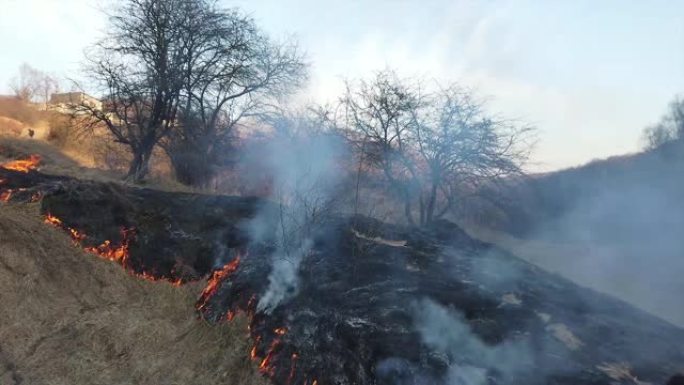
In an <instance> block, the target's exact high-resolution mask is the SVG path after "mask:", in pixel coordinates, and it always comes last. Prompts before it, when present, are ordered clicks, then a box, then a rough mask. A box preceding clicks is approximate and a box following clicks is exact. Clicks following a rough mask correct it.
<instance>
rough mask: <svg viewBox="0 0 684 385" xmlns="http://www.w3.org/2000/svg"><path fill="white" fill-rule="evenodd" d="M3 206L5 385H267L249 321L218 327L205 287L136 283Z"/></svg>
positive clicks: (31, 213) (0, 274) (0, 294)
mask: <svg viewBox="0 0 684 385" xmlns="http://www.w3.org/2000/svg"><path fill="white" fill-rule="evenodd" d="M37 211H38V210H37V207H35V206H13V205H4V206H0V304H1V306H2V308H1V310H2V311H0V383H1V384H19V383H23V384H54V385H58V384H216V383H226V384H261V383H265V382H264V380H263V379H261V378H259V377H257V375H256V371H255V370H253V368H252V365H251V363H250V362H249V359H248V358H247V352H248V350H249V346H248V344H249V341H247V339H246V329H245V327H244V326H245V325H244V321H235V322H236V323H235V324H231V325H223V326H219V327H212V326H209V325H207V324H205V323H204V322H202V321H200V320H198V319H197V318H196V316H195V313H194V310H193V304H194V301H195V298H196V297H197V295H198V292H199V291H200V290H201V288H202V285H201V284H194V285H188V286H185V287H183V288H175V287H173V286H171V285H169V284H166V283H155V282H147V281H142V280H140V279H137V278H134V277H132V276H130V275H129V274H128V273H126V272H125V271H124V270H123V269H121V268H120V267H119V266H118V265H115V264H113V263H110V262H108V261H104V260H101V259H99V258H97V257H95V256H93V255H90V254H86V253H84V252H82V251H80V250H79V249H77V248H76V247H75V246H73V245H72V244H71V242H70V240H69V238H68V237H67V235H66V234H64V233H62V232H60V231H59V230H57V229H54V228H51V227H49V226H47V225H45V224H43V223H42V220H41V218H40V216H39V215H38V212H37Z"/></svg>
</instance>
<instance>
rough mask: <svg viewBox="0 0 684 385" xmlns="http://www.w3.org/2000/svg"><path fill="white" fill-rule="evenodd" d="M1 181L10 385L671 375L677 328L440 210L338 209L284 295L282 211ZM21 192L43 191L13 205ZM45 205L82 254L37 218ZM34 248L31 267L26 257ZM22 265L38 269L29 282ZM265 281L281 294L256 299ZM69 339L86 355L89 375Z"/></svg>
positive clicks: (235, 202) (70, 184) (49, 179)
mask: <svg viewBox="0 0 684 385" xmlns="http://www.w3.org/2000/svg"><path fill="white" fill-rule="evenodd" d="M0 178H1V179H2V180H3V182H2V185H1V188H0V189H1V190H2V191H1V192H2V193H5V194H4V195H3V196H4V197H5V200H7V201H9V202H10V203H9V205H4V206H2V212H3V215H5V216H7V217H8V220H7V221H6V224H5V223H3V226H7V229H6V230H7V231H3V237H7V238H6V240H5V238H3V239H2V240H3V242H1V243H0V244H2V245H5V247H7V250H8V251H7V252H6V253H4V254H3V255H8V256H9V257H3V258H4V259H3V261H4V262H3V266H4V267H5V270H6V273H5V274H7V275H8V276H9V277H10V278H9V280H8V281H9V283H8V284H7V286H8V288H9V289H8V293H10V298H9V300H8V301H5V300H4V299H3V303H5V302H7V303H8V304H9V306H11V308H13V309H17V310H16V311H15V312H12V314H10V315H3V316H4V317H9V320H3V322H2V324H1V325H3V327H2V331H1V333H2V337H4V338H5V339H7V340H9V341H10V343H8V344H7V345H6V346H7V347H5V344H6V343H4V342H3V352H4V357H5V358H4V359H5V360H6V361H7V364H6V365H5V367H6V368H8V369H7V373H6V375H7V376H8V378H10V379H12V381H14V382H15V383H16V382H18V381H17V379H23V378H30V380H27V382H28V383H41V381H51V380H46V378H48V377H47V376H49V375H50V374H51V373H52V372H55V373H58V374H57V375H59V373H64V374H63V378H64V382H65V383H92V382H93V381H92V378H96V379H97V381H100V379H101V381H102V383H128V382H130V383H219V382H223V381H230V382H232V383H234V378H235V376H237V377H238V378H239V381H238V382H240V381H246V382H249V381H256V380H255V379H254V378H253V377H252V376H253V375H252V374H249V371H248V370H247V369H248V368H250V366H251V365H250V364H249V359H250V357H251V359H252V360H254V361H256V362H258V363H259V371H260V372H261V373H262V374H263V375H265V376H267V377H269V378H270V379H271V380H272V382H273V383H274V384H276V385H286V384H291V383H296V384H299V383H303V384H312V385H315V384H318V383H321V384H323V385H324V384H393V385H396V384H404V383H406V384H411V383H417V382H419V383H423V382H427V383H434V384H442V383H444V384H453V383H464V384H513V383H526V384H550V383H552V384H616V383H617V384H632V383H635V382H636V381H641V382H642V383H644V382H648V383H653V384H658V383H663V382H665V381H666V380H667V378H669V377H670V376H671V375H673V374H674V373H676V372H678V371H680V370H681V369H682V367H681V365H682V361H684V356H682V354H684V352H682V350H681V349H680V347H681V346H682V345H683V344H684V331H683V330H682V329H679V328H676V327H674V326H672V325H669V324H667V323H666V322H663V321H661V320H659V319H657V318H655V317H653V316H651V315H649V314H646V313H644V312H642V311H639V310H637V309H634V308H633V307H630V306H628V305H627V304H625V303H623V302H620V301H616V300H615V299H612V298H610V297H607V296H604V295H600V294H597V293H595V292H593V291H591V290H588V289H585V288H582V287H579V286H577V285H575V284H573V283H571V282H569V281H567V280H565V279H563V278H561V277H559V276H556V275H552V274H548V273H546V272H544V271H543V270H541V269H538V268H536V267H535V266H533V265H530V264H528V263H525V262H524V261H522V260H520V259H518V258H517V257H515V256H514V255H511V254H510V253H506V252H505V251H503V250H501V249H499V248H497V247H494V246H492V245H488V244H485V243H482V242H479V241H476V240H474V239H471V238H470V237H468V236H467V235H466V234H465V233H463V232H462V231H461V230H460V229H459V228H458V227H457V226H455V225H454V224H451V223H448V222H440V223H435V224H434V226H432V227H431V228H427V229H423V230H420V231H418V230H415V229H408V228H405V227H402V226H397V225H391V224H385V223H381V222H378V221H376V220H372V219H370V218H363V217H360V216H359V217H344V216H341V217H337V216H331V217H329V218H327V219H326V220H325V221H323V222H320V223H318V225H317V226H316V230H315V232H314V233H313V234H312V238H311V240H310V243H308V242H307V244H308V246H307V249H306V251H305V252H304V254H303V255H302V256H301V258H302V259H303V260H302V261H301V264H299V265H297V266H298V267H297V269H298V270H297V275H298V276H299V280H300V281H301V282H300V283H299V288H298V289H297V290H295V289H293V288H291V289H283V290H284V291H282V292H280V294H277V293H278V292H279V291H280V290H281V289H273V287H272V286H273V284H274V282H275V283H276V287H278V285H279V284H280V283H279V282H282V281H279V280H280V279H282V277H281V278H277V277H278V275H277V274H283V273H284V271H285V272H286V271H290V270H288V269H289V268H288V267H287V266H289V263H292V262H291V261H288V260H287V259H286V260H284V262H288V263H286V264H284V265H279V264H278V259H274V258H276V257H275V256H274V255H275V254H274V253H275V252H277V249H274V246H273V245H274V243H273V242H272V240H271V237H272V236H273V235H271V234H273V232H274V230H275V229H276V228H277V227H278V226H280V225H281V223H280V222H279V219H278V218H280V216H279V215H278V210H277V206H274V205H271V204H269V203H268V202H265V201H262V200H259V199H254V198H242V197H228V196H211V195H202V194H196V193H181V192H169V191H160V190H155V189H149V188H140V187H135V186H125V185H121V184H117V183H109V182H101V181H86V180H79V179H75V178H70V177H64V176H52V175H47V174H43V173H42V172H38V171H32V170H30V169H29V170H28V171H19V170H17V171H15V170H12V169H0ZM8 193H9V194H8ZM36 197H37V198H36ZM28 201H39V202H40V203H39V204H35V203H34V204H28V206H14V204H15V203H17V204H20V205H21V204H26V203H21V202H28ZM274 209H276V210H275V211H274ZM22 210H23V211H22ZM30 210H34V211H30ZM38 210H40V213H41V214H42V215H44V216H45V217H47V219H48V220H49V222H50V223H51V224H52V225H54V226H55V227H58V228H61V229H62V230H66V231H65V232H64V234H70V238H71V239H72V241H74V242H76V243H78V244H79V245H80V246H81V247H85V248H86V249H87V250H89V252H90V253H89V254H88V255H85V254H83V253H82V252H79V251H77V248H76V247H74V246H73V245H70V244H69V241H68V238H67V236H66V235H64V234H63V235H59V234H56V233H55V232H54V230H51V229H50V228H49V227H48V225H47V224H44V223H40V222H41V220H40V217H39V216H38ZM29 212H30V215H28V216H26V215H25V213H29ZM19 213H24V215H25V217H20V216H19V215H20V214H19ZM281 214H282V213H281ZM15 217H19V218H22V219H21V220H14V219H12V218H15ZM274 220H275V221H274ZM23 221H28V222H27V224H26V225H24V224H23ZM257 228H258V229H257ZM3 230H5V229H3ZM253 231H256V233H254V232H253ZM43 232H45V236H46V237H47V238H46V239H47V240H46V241H45V242H43V235H41V234H42V233H43ZM27 234H30V235H27ZM257 234H258V235H257ZM60 240H61V244H60V243H58V242H59V241H60ZM108 240H112V242H109V241H108ZM26 245H28V246H26ZM47 245H49V246H47ZM34 246H35V248H34ZM22 250H24V251H22ZM33 250H35V251H33ZM44 250H50V252H49V254H48V252H46V251H44ZM27 253H29V254H34V253H35V255H37V256H38V258H40V259H38V260H37V261H33V262H32V263H31V261H32V259H31V258H28V257H27ZM52 254H56V255H55V256H53V255H52ZM93 254H96V255H100V256H101V257H103V258H104V259H109V260H112V261H115V262H116V264H113V263H108V262H101V261H100V259H98V258H96V257H94V256H93ZM43 258H49V259H47V260H46V261H47V262H46V261H44V260H43ZM5 260H6V261H5ZM83 261H87V262H86V263H83ZM284 262H283V263H284ZM23 264H29V267H23ZM117 264H118V265H121V266H123V267H124V268H125V269H121V268H120V267H117V266H116V265H117ZM221 266H223V267H221ZM31 268H34V269H35V270H38V271H45V275H46V277H45V279H36V280H34V281H30V282H32V283H29V284H26V283H24V282H25V281H27V279H26V277H27V276H30V274H29V273H26V271H30V270H31ZM283 268H284V269H285V270H284V271H283V270H281V269H283ZM117 269H118V271H117ZM100 270H103V273H102V275H101V274H100ZM125 271H128V272H129V274H127V273H125ZM79 272H80V273H79ZM274 272H278V273H277V274H276V275H273V274H272V273H274ZM209 273H211V278H210V280H209V282H208V284H206V287H205V289H204V290H203V291H202V295H201V296H199V300H198V301H197V302H196V304H195V306H196V308H197V309H198V310H199V314H200V315H201V317H202V318H203V319H205V320H207V321H209V322H210V323H220V325H216V326H215V327H214V328H213V329H211V328H210V327H209V326H207V325H206V324H204V323H203V322H202V321H199V320H197V319H196V318H195V317H193V316H192V314H193V313H194V312H193V310H192V308H193V306H192V305H193V304H192V299H193V298H197V297H198V294H199V287H198V285H197V284H195V283H192V282H196V281H199V282H200V283H203V282H204V280H202V279H200V277H205V276H207V275H208V274H209ZM81 274H82V275H83V276H84V277H83V278H82V277H81ZM136 276H137V277H136ZM17 277H20V278H17ZM274 277H276V278H274ZM12 278H14V281H13V280H12ZM22 278H23V280H22ZM41 278H42V277H41ZM81 278H82V279H81ZM150 280H157V281H161V282H149V281H150ZM163 281H171V282H173V283H174V285H171V284H170V283H169V282H163ZM62 282H64V284H62ZM22 284H23V285H22ZM178 285H180V288H178V287H176V286H178ZM24 286H26V287H24ZM52 286H55V287H54V288H53V287H52ZM199 286H204V285H202V284H200V285H199ZM93 288H95V289H93ZM272 290H276V292H272ZM174 291H177V292H178V293H176V294H174ZM26 293H29V294H28V295H27V294H26ZM62 293H64V294H63V295H62ZM269 293H272V295H275V296H276V298H279V299H278V302H276V303H279V304H280V305H279V306H276V307H271V308H269V307H262V306H263V301H262V300H263V299H264V298H266V299H268V298H269V297H268V295H269ZM280 295H282V296H281V297H279V296H280ZM34 297H35V298H34ZM62 297H65V298H66V299H62ZM74 297H75V298H74ZM270 298H273V297H270ZM104 299H106V301H105V300H104ZM281 301H282V302H281ZM103 302H106V304H104V305H103ZM266 303H271V302H266ZM183 308H184V309H185V310H183ZM46 309H48V310H47V311H46ZM50 309H55V311H51V310H50ZM56 309H60V310H61V312H57V311H56ZM99 309H102V310H101V312H100V310H99ZM36 314H37V315H36ZM241 314H245V315H247V320H248V326H249V329H248V330H249V334H250V335H251V336H252V341H253V343H251V344H248V343H247V342H246V341H245V339H244V338H243V336H244V334H243V333H241V332H239V331H235V330H239V329H234V327H235V326H237V327H240V328H244V327H245V324H244V318H242V320H243V321H237V320H239V319H241V318H240V317H238V318H236V321H237V322H236V323H234V324H233V323H228V325H235V326H226V325H225V322H224V321H226V320H233V317H234V316H236V315H237V316H240V315H241ZM24 317H26V318H28V319H29V320H30V321H25V320H24ZM34 320H36V321H35V322H36V324H37V325H34V323H33V321H34ZM4 325H12V326H11V327H6V326H4ZM145 326H149V330H148V329H147V328H146V327H145ZM41 327H42V328H45V331H43V329H40V328H41ZM34 329H40V332H36V331H34ZM242 330H244V329H242ZM7 336H24V337H23V338H22V339H16V337H13V338H7ZM25 336H30V337H29V339H28V341H26V339H25V338H26V337H25ZM53 340H56V341H53ZM250 345H252V350H251V353H248V352H249V350H250V349H249V346H250ZM34 347H35V348H34ZM65 349H66V351H67V352H68V353H70V355H69V357H79V361H78V362H79V363H82V362H87V360H92V361H93V363H94V364H89V365H87V368H86V369H84V370H85V372H84V373H83V374H81V372H80V371H79V370H81V369H79V368H80V366H79V367H76V366H74V365H76V364H75V363H73V361H72V359H71V358H68V357H67V356H65V355H64V354H62V352H64V351H65ZM38 352H44V354H46V355H50V359H49V360H47V359H46V358H44V357H45V356H39V355H38V354H39V353H38ZM84 357H85V358H84ZM241 357H242V358H241ZM34 358H35V359H36V361H34ZM37 362H39V363H40V364H37ZM45 362H51V363H54V365H55V367H52V368H51V367H50V366H49V365H45ZM112 362H113V363H115V364H114V365H112ZM32 365H39V367H34V366H32ZM41 365H42V366H41ZM94 368H97V370H98V373H90V372H88V370H95V369H94ZM118 369H121V371H118ZM252 372H253V373H257V371H256V370H254V371H252ZM53 376H54V375H53ZM98 376H102V377H98ZM175 376H178V377H175ZM34 377H35V378H36V380H34V379H33V378H34ZM169 377H173V378H172V379H169ZM52 378H54V377H51V379H52ZM48 383H49V382H48Z"/></svg>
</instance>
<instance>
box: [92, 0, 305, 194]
mask: <svg viewBox="0 0 684 385" xmlns="http://www.w3.org/2000/svg"><path fill="white" fill-rule="evenodd" d="M110 19H111V28H110V33H109V36H108V38H106V39H105V40H103V41H101V42H100V43H98V44H97V46H96V47H95V49H94V50H93V53H92V54H91V55H90V58H89V59H90V60H89V63H90V65H89V70H90V71H89V72H90V74H91V75H92V77H93V78H94V80H95V81H96V83H97V84H99V85H100V86H101V88H102V93H103V94H104V95H105V100H104V105H105V108H104V110H102V111H100V110H97V109H96V108H93V107H92V106H90V107H89V106H82V109H85V110H87V111H88V112H90V114H91V115H92V116H93V117H94V118H95V120H96V121H98V122H103V123H104V124H105V125H106V126H107V127H108V128H109V130H110V131H111V132H112V134H113V135H114V137H115V138H116V140H117V141H118V142H120V143H123V144H125V145H127V146H129V147H130V149H131V152H132V154H133V160H132V162H131V165H130V169H129V172H128V177H129V178H133V179H141V178H143V177H144V176H145V175H146V174H147V172H148V163H149V160H150V157H151V155H152V151H153V149H154V148H155V146H157V145H161V146H162V147H163V148H164V149H165V150H166V152H167V154H168V155H169V157H170V159H171V162H172V165H173V167H174V170H175V172H176V176H177V177H178V179H179V180H180V181H181V182H183V183H186V184H191V185H201V184H205V183H206V182H208V179H209V178H210V177H211V175H212V174H213V171H214V170H213V169H212V167H213V166H215V165H216V163H217V162H218V159H219V158H220V156H221V155H223V154H224V153H225V152H228V147H229V144H231V139H232V134H233V133H234V128H235V127H236V126H237V124H238V122H240V121H241V120H242V119H243V118H244V117H245V116H246V115H248V114H250V113H251V112H252V111H254V110H256V109H257V108H258V107H259V106H261V105H262V104H263V103H265V102H266V101H267V100H268V98H267V97H272V96H276V95H281V94H283V93H284V91H285V90H289V89H291V88H290V87H291V86H294V85H296V84H297V83H298V82H299V81H300V80H301V79H303V77H304V73H305V65H304V64H303V62H302V60H301V57H300V55H299V54H298V52H297V50H296V49H295V47H294V46H288V45H279V44H275V43H272V42H271V41H270V40H269V39H268V38H267V37H266V36H265V35H264V34H263V33H262V32H261V31H259V30H258V28H257V27H256V25H255V23H254V21H253V20H252V19H251V18H249V17H246V16H243V15H242V14H240V13H239V12H238V11H236V10H227V9H223V8H220V7H219V6H218V5H217V2H216V1H215V0H163V1H162V0H126V1H125V3H124V5H123V6H121V7H119V8H118V9H117V10H116V12H114V14H113V15H111V18H110Z"/></svg>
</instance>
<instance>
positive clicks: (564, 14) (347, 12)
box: [0, 0, 684, 170]
mask: <svg viewBox="0 0 684 385" xmlns="http://www.w3.org/2000/svg"><path fill="white" fill-rule="evenodd" d="M223 3H224V4H225V5H228V6H239V7H241V8H243V9H244V10H246V11H247V12H249V13H250V14H252V15H253V16H254V17H255V18H256V19H257V21H258V22H259V24H260V25H261V26H262V27H263V28H264V29H265V30H267V31H268V32H270V33H271V34H272V35H273V36H275V37H286V36H294V37H296V38H297V39H298V40H299V42H300V44H301V47H302V48H303V49H304V50H305V51H306V52H307V54H308V59H309V61H310V62H311V64H312V77H311V81H310V85H309V87H308V89H307V90H306V91H305V93H306V95H307V96H308V97H310V98H311V99H313V100H318V101H323V100H325V99H332V98H334V97H336V96H337V95H338V94H339V92H340V91H341V80H342V78H344V77H350V78H355V77H359V76H366V75H368V74H370V73H372V72H373V71H374V70H379V69H383V68H386V67H392V68H395V69H396V70H398V71H399V72H400V73H401V74H403V75H419V76H423V77H427V78H436V79H448V80H452V81H459V82H461V83H463V84H464V85H467V86H470V87H475V88H476V89H477V90H478V92H479V94H480V95H481V96H484V97H488V98H489V99H490V102H489V106H490V109H491V110H492V111H494V112H497V113H499V114H501V115H502V116H506V117H510V118H519V119H523V120H526V121H528V122H530V123H532V124H534V125H536V126H537V127H538V128H539V135H538V136H539V142H538V144H537V148H536V151H535V153H534V162H535V166H534V167H533V168H534V169H535V170H549V169H555V168H559V167H566V166H572V165H577V164H580V163H584V162H586V161H589V160H591V159H594V158H600V157H606V156H609V155H617V154H623V153H627V152H633V151H636V150H637V149H638V148H639V145H640V135H641V130H642V128H643V127H644V126H646V125H648V124H650V123H652V122H654V121H656V120H657V119H658V117H659V116H660V115H661V114H662V113H663V112H664V110H665V108H666V105H667V103H668V101H669V100H670V99H671V98H672V97H673V96H674V95H676V94H677V93H684V1H672V0H661V1H637V0H631V1H627V0H622V1H618V0H615V1H588V0H587V1H577V0H575V1H560V0H558V1H556V0H544V1H542V0H535V1H533V0H520V1H513V0H502V1H459V0H365V1H360V0H357V1H353V0H347V1H325V0H238V1H224V2H223ZM100 4H102V1H99V0H0V93H6V92H8V87H7V84H8V82H9V80H10V78H11V77H12V76H13V75H14V74H15V73H16V70H17V68H18V66H19V65H20V64H21V63H23V62H27V63H29V64H31V65H32V66H34V67H37V68H39V69H42V70H45V71H50V72H54V73H57V74H60V75H62V76H70V77H75V78H77V77H78V68H79V62H80V61H81V60H82V51H83V48H84V47H85V46H87V45H88V44H90V43H92V42H93V41H94V40H95V39H96V38H97V37H98V36H99V35H100V33H101V30H102V29H103V25H104V22H105V20H104V18H103V17H102V15H101V14H100V12H99V10H98V9H99V8H100Z"/></svg>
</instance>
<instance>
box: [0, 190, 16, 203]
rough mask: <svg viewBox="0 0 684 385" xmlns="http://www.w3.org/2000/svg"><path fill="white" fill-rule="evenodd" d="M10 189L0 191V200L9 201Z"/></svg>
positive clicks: (10, 197) (10, 196)
mask: <svg viewBox="0 0 684 385" xmlns="http://www.w3.org/2000/svg"><path fill="white" fill-rule="evenodd" d="M12 192H13V191H12V190H6V191H3V192H0V202H9V200H10V199H12Z"/></svg>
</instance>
